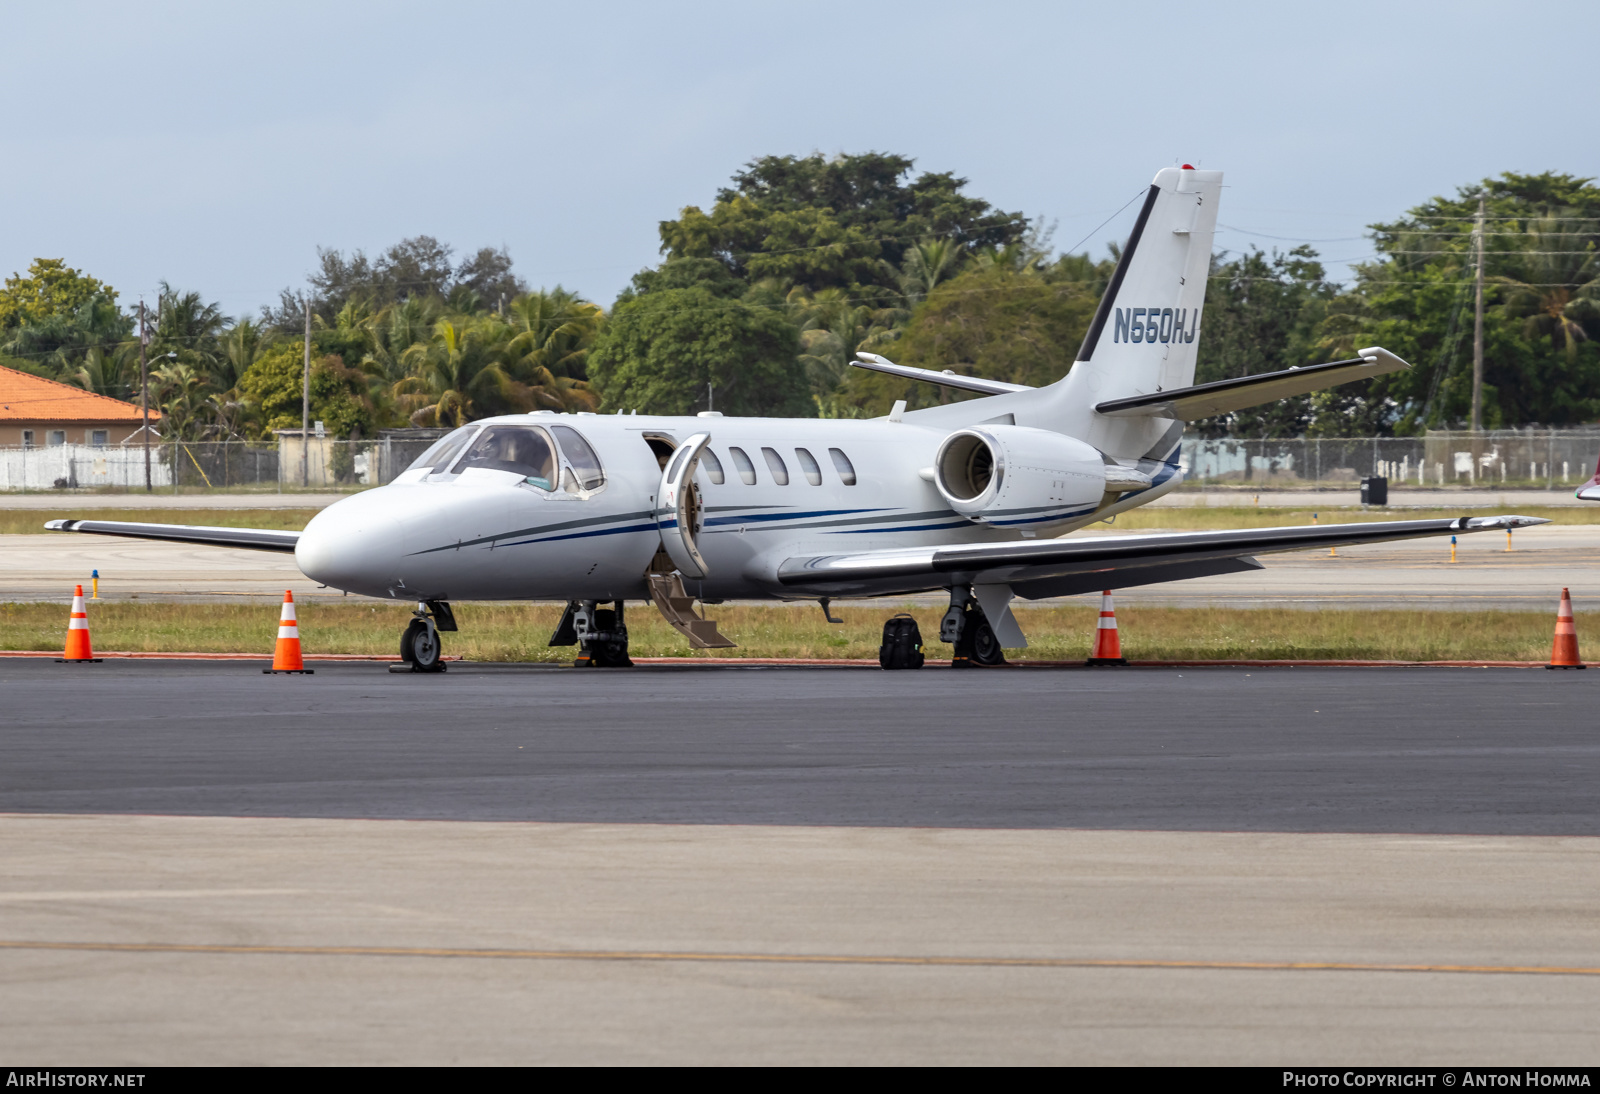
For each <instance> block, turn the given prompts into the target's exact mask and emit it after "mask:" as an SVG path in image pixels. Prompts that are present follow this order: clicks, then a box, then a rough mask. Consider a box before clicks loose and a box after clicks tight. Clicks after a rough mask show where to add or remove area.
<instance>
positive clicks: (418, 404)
mask: <svg viewBox="0 0 1600 1094" xmlns="http://www.w3.org/2000/svg"><path fill="white" fill-rule="evenodd" d="M509 334H510V328H509V327H507V326H506V325H505V324H503V323H497V322H495V321H494V320H493V319H461V318H447V319H441V320H439V322H438V323H436V324H434V328H433V337H431V338H430V339H428V341H426V342H418V343H417V344H415V345H413V346H410V347H408V348H407V349H406V350H405V351H404V352H403V353H402V354H401V355H400V358H401V364H402V365H403V366H404V367H405V368H406V370H407V372H408V373H409V375H407V376H406V377H405V378H404V379H402V380H400V381H399V382H398V383H396V384H395V385H394V395H395V401H396V403H397V404H398V405H399V407H400V409H401V410H402V411H403V412H408V413H409V417H410V421H411V424H412V425H418V426H458V425H464V424H466V423H467V422H470V421H472V420H473V419H475V418H480V417H484V416H486V415H488V414H493V413H499V412H501V411H502V410H507V409H509V410H529V409H532V407H531V404H530V400H529V398H528V394H527V391H526V388H525V387H524V385H521V384H519V383H518V382H517V381H516V380H515V379H513V378H512V377H511V375H510V374H509V373H508V372H507V371H506V369H505V366H504V365H503V363H502V362H503V361H504V359H505V347H506V344H507V342H508V341H509V337H508V336H509Z"/></svg>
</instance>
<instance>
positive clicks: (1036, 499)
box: [933, 425, 1150, 523]
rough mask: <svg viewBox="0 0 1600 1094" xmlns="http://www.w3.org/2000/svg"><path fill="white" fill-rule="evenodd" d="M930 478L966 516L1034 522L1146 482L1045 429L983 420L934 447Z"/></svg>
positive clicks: (1080, 443) (1087, 447) (1094, 450)
mask: <svg viewBox="0 0 1600 1094" xmlns="http://www.w3.org/2000/svg"><path fill="white" fill-rule="evenodd" d="M933 481H934V485H935V486H937V487H938V489H939V493H940V494H941V495H943V496H944V500H945V502H946V503H947V504H948V505H949V506H950V508H952V509H954V510H955V511H956V512H958V513H960V514H961V515H962V516H964V517H966V518H968V519H969V520H975V521H984V522H987V521H995V522H998V523H1012V522H1018V523H1020V522H1024V521H1027V522H1030V523H1031V522H1034V521H1039V520H1040V519H1041V518H1045V517H1048V515H1049V513H1050V510H1052V509H1060V510H1061V511H1062V514H1063V516H1065V515H1066V513H1068V512H1070V511H1073V510H1082V509H1084V508H1085V507H1093V506H1097V505H1099V504H1100V502H1101V500H1102V499H1103V498H1104V497H1105V495H1106V492H1107V491H1112V492H1117V491H1122V490H1133V489H1138V488H1140V487H1141V486H1149V485H1150V479H1149V478H1148V477H1147V476H1145V475H1143V474H1141V473H1140V472H1138V471H1137V470H1134V469H1132V468H1123V467H1119V466H1118V465H1116V464H1114V463H1113V464H1110V465H1109V466H1108V464H1107V461H1106V459H1105V457H1104V456H1102V455H1101V454H1100V450H1099V449H1097V448H1095V447H1094V446H1093V445H1090V444H1085V443H1084V442H1083V441H1079V440H1074V439H1073V438H1071V437H1068V436H1064V435H1063V434H1060V433H1052V432H1050V431H1049V430H1047V429H1030V428H1028V427H1026V426H1017V425H987V426H977V427H974V428H971V429H961V430H957V431H956V432H954V433H952V434H950V436H948V437H946V438H945V439H944V443H943V444H941V445H940V446H939V455H938V456H937V458H935V460H934V465H933Z"/></svg>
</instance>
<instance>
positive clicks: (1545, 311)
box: [1323, 172, 1600, 433]
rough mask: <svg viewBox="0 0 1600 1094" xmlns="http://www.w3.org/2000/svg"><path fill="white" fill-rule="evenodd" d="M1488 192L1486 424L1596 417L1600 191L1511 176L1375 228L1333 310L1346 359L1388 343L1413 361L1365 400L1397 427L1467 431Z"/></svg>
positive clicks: (1560, 180) (1562, 180)
mask: <svg viewBox="0 0 1600 1094" xmlns="http://www.w3.org/2000/svg"><path fill="white" fill-rule="evenodd" d="M1480 198H1481V199H1482V200H1483V203H1484V205H1485V206H1486V215H1487V220H1486V228H1485V237H1484V268H1485V275H1486V282H1487V284H1486V308H1485V314H1484V384H1483V398H1484V410H1483V419H1484V425H1485V426H1486V427H1487V428H1491V429H1493V428H1505V427H1515V426H1523V425H1531V424H1535V423H1537V424H1545V425H1565V424H1574V423H1578V422H1585V421H1593V420H1594V419H1595V418H1596V417H1597V416H1600V342H1597V341H1596V339H1597V338H1600V306H1597V305H1596V302H1595V292H1596V285H1595V277H1596V273H1597V272H1600V271H1597V270H1596V268H1595V261H1594V252H1595V248H1596V246H1597V245H1600V188H1597V187H1596V186H1595V185H1594V180H1592V179H1586V178H1578V177H1576V176H1572V175H1566V174H1560V173H1556V172H1545V173H1543V174H1538V175H1524V174H1517V173H1514V172H1507V173H1506V174H1503V175H1501V176H1499V177H1498V178H1491V179H1484V180H1483V181H1482V182H1480V183H1476V184H1473V185H1470V186H1463V187H1461V188H1459V190H1458V191H1457V193H1456V195H1455V196H1454V197H1450V198H1445V197H1435V198H1432V199H1430V200H1428V201H1426V202H1423V203H1422V204H1421V205H1418V206H1416V207H1415V208H1413V209H1411V210H1409V211H1408V212H1407V213H1406V215H1405V216H1403V217H1401V218H1399V219H1398V220H1396V221H1393V222H1391V223H1386V224H1376V225H1373V226H1372V230H1373V233H1374V240H1375V242H1376V245H1377V249H1378V251H1379V254H1380V257H1379V259H1378V260H1376V261H1374V262H1370V263H1366V264H1364V265H1361V266H1358V267H1357V268H1356V283H1355V285H1354V286H1353V288H1352V289H1351V290H1350V291H1349V292H1348V293H1346V294H1344V295H1343V296H1341V297H1339V298H1338V299H1337V300H1335V301H1333V302H1332V303H1331V304H1330V305H1329V315H1328V318H1327V320H1326V321H1325V322H1324V324H1323V343H1324V345H1325V346H1326V347H1327V348H1328V349H1329V351H1330V352H1331V353H1333V354H1335V355H1338V356H1344V355H1347V354H1348V353H1349V352H1351V351H1352V350H1353V349H1357V348H1360V347H1361V346H1367V345H1381V346H1384V347H1386V348H1388V349H1390V350H1392V351H1393V352H1395V353H1397V354H1399V355H1400V356H1401V357H1404V358H1405V359H1406V360H1408V361H1410V362H1411V364H1412V367H1411V368H1410V369H1409V370H1407V371H1406V372H1402V373H1395V374H1392V375H1390V376H1384V377H1379V378H1377V379H1375V380H1371V381H1368V382H1367V383H1366V385H1364V393H1363V396H1362V397H1363V398H1364V400H1365V402H1366V404H1367V405H1368V406H1379V405H1381V406H1384V407H1385V409H1386V414H1387V417H1388V419H1389V420H1390V421H1391V422H1392V427H1393V428H1394V429H1395V430H1396V431H1397V432H1402V433H1404V432H1414V431H1418V430H1421V429H1424V428H1437V427H1452V426H1453V427H1456V428H1464V427H1465V425H1466V424H1467V420H1468V418H1469V415H1470V407H1471V398H1472V324H1473V314H1472V293H1473V279H1474V274H1475V266H1476V257H1475V236H1474V229H1475V220H1476V217H1477V213H1478V205H1479V200H1480ZM1361 387H1363V385H1349V388H1361ZM1349 388H1341V389H1339V390H1340V392H1345V391H1348V390H1349Z"/></svg>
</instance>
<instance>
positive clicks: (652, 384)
mask: <svg viewBox="0 0 1600 1094" xmlns="http://www.w3.org/2000/svg"><path fill="white" fill-rule="evenodd" d="M798 351H799V337H798V332H797V331H796V329H795V327H794V326H793V325H792V324H791V323H790V322H789V321H788V320H787V319H786V318H785V317H784V315H783V314H782V312H781V311H780V310H777V309H773V308H762V307H752V306H749V305H747V304H744V303H742V302H739V301H733V300H728V299H726V298H724V297H719V296H717V295H715V294H714V293H712V292H711V291H710V290H708V289H704V288H698V287H696V288H686V289H665V290H662V291H659V292H652V293H648V294H646V295H643V296H639V297H637V298H635V299H633V300H630V301H627V302H626V303H622V304H619V305H618V306H617V308H616V310H615V311H614V312H613V314H612V316H611V318H610V319H608V320H607V322H606V324H605V326H604V328H603V329H602V330H601V332H600V336H599V338H598V339H597V340H596V342H595V347H594V349H593V351H591V353H590V355H589V375H590V378H591V380H592V381H593V383H594V384H595V386H596V387H597V388H599V390H600V394H601V397H602V400H603V402H602V405H603V407H604V408H605V409H608V410H632V409H637V410H644V411H649V412H650V413H653V414H693V413H695V412H696V411H700V410H705V409H707V385H710V386H711V391H712V398H713V399H714V401H715V404H716V405H715V409H717V410H721V411H724V412H725V413H728V414H757V415H775V416H801V415H806V414H809V413H812V412H813V410H812V408H813V406H814V404H812V402H811V400H810V397H809V394H810V393H809V391H808V385H807V383H806V378H805V375H804V373H803V372H802V371H801V370H800V369H799V368H797V367H796V365H795V357H796V354H797V352H798Z"/></svg>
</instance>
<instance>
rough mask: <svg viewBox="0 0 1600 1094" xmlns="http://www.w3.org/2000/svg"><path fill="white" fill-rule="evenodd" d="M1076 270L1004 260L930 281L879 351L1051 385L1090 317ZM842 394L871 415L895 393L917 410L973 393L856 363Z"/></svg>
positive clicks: (1087, 293) (1087, 294)
mask: <svg viewBox="0 0 1600 1094" xmlns="http://www.w3.org/2000/svg"><path fill="white" fill-rule="evenodd" d="M1030 269H1031V272H1029V270H1030ZM1075 273H1076V268H1069V269H1066V270H1062V271H1057V270H1051V271H1048V272H1045V271H1040V270H1038V269H1037V268H1036V267H1030V268H1029V269H1024V270H1019V269H1016V268H1013V267H1012V266H1011V265H1009V264H1007V263H1004V262H999V263H989V264H986V265H980V266H975V268H973V269H971V270H969V271H968V272H967V273H964V274H962V275H961V276H959V277H956V278H954V279H952V280H950V281H946V282H944V283H942V284H939V285H936V286H935V287H934V288H933V290H932V291H931V292H929V293H928V298H927V300H926V301H925V302H924V303H923V304H922V305H921V306H920V307H919V308H917V310H916V312H915V314H914V315H913V317H912V319H911V322H910V324H909V325H908V326H907V327H906V330H905V333H904V334H903V335H902V336H901V337H900V339H899V340H898V341H896V342H894V343H893V345H892V347H886V348H884V349H883V350H881V351H880V352H883V353H885V354H886V355H888V356H890V357H892V358H893V359H894V360H895V362H896V363H898V364H902V365H913V366H915V367H917V368H927V369H934V370H935V371H943V370H945V369H950V370H951V371H953V372H956V373H958V374H960V375H965V376H983V377H986V378H988V379H992V380H1003V381H1005V382H1007V383H1014V384H1029V385H1032V386H1036V387H1037V386H1042V385H1044V384H1050V383H1054V382H1055V381H1057V380H1059V379H1061V378H1062V377H1063V376H1065V375H1066V374H1067V370H1068V369H1070V368H1071V367H1072V361H1073V358H1074V357H1075V356H1076V354H1077V351H1078V347H1079V346H1080V345H1081V344H1082V343H1083V337H1084V334H1085V332H1087V330H1088V329H1089V321H1090V319H1092V318H1093V316H1094V309H1095V303H1096V301H1095V296H1094V294H1093V292H1092V290H1091V286H1090V285H1089V284H1086V283H1085V282H1084V281H1082V280H1079V279H1078V278H1077V277H1076V276H1073V275H1074V274H1075ZM844 396H845V398H846V399H847V400H848V401H850V402H852V403H854V404H855V405H857V406H861V407H863V408H864V409H865V410H866V411H867V412H868V413H870V414H883V413H886V412H887V411H888V410H889V408H890V405H891V404H892V403H893V402H894V401H895V400H896V399H905V400H906V402H907V405H908V406H910V407H912V408H913V409H915V408H917V407H921V406H928V405H931V404H933V403H938V402H941V401H948V400H954V399H962V398H971V397H972V396H970V395H967V394H965V393H961V392H956V391H953V390H952V389H949V388H941V387H937V386H935V385H933V384H925V383H922V382H920V381H916V380H902V379H899V378H898V377H894V376H886V375H884V374H882V373H877V372H867V371H865V370H862V369H852V370H851V372H850V375H849V379H848V381H847V383H846V384H845V387H844Z"/></svg>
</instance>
